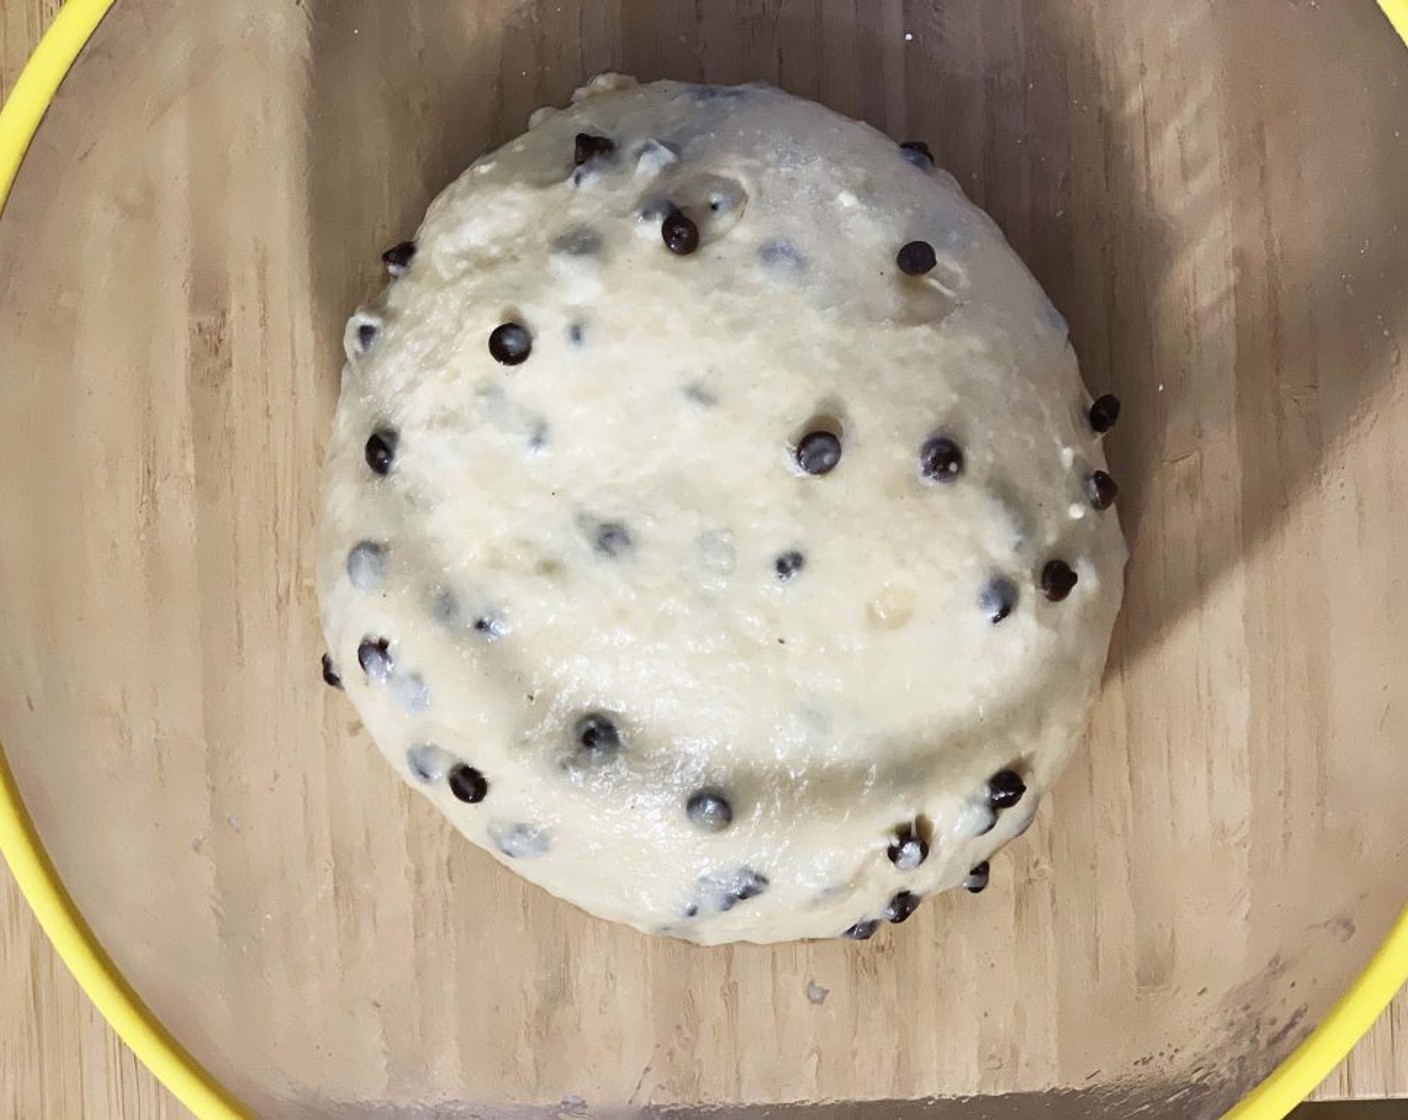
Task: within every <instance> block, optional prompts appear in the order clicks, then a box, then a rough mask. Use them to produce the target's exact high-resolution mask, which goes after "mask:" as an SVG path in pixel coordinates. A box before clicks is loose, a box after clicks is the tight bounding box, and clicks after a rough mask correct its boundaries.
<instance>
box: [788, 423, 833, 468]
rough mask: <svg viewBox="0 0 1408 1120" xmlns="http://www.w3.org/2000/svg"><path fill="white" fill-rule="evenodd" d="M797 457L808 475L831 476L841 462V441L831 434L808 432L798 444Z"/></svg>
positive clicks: (799, 464)
mask: <svg viewBox="0 0 1408 1120" xmlns="http://www.w3.org/2000/svg"><path fill="white" fill-rule="evenodd" d="M796 457H797V466H799V467H801V468H802V470H803V471H804V472H806V473H807V474H814V475H822V474H829V473H830V472H832V471H834V470H835V469H836V464H837V463H839V462H840V461H841V441H840V440H839V439H838V438H837V437H836V436H834V435H832V434H831V433H830V432H808V433H807V434H806V435H804V436H803V437H802V438H801V440H800V441H799V442H798V443H797V452H796Z"/></svg>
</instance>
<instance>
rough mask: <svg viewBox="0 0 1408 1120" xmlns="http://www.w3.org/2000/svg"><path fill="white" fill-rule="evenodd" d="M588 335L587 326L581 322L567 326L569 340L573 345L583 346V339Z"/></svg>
mask: <svg viewBox="0 0 1408 1120" xmlns="http://www.w3.org/2000/svg"><path fill="white" fill-rule="evenodd" d="M586 335H587V332H586V328H585V327H583V326H582V324H581V323H570V324H568V327H567V341H568V342H570V343H571V344H572V345H573V346H581V345H582V339H584V338H585V337H586Z"/></svg>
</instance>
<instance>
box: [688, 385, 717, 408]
mask: <svg viewBox="0 0 1408 1120" xmlns="http://www.w3.org/2000/svg"><path fill="white" fill-rule="evenodd" d="M684 395H685V396H686V397H688V398H689V399H690V400H692V401H693V402H694V403H695V404H697V405H700V406H701V407H703V408H713V407H714V406H715V405H716V404H718V403H719V398H718V397H716V396H715V395H714V394H713V393H711V392H709V390H708V389H706V388H705V387H704V386H703V385H701V384H699V382H697V381H692V382H690V383H689V384H688V385H686V386H685V387H684Z"/></svg>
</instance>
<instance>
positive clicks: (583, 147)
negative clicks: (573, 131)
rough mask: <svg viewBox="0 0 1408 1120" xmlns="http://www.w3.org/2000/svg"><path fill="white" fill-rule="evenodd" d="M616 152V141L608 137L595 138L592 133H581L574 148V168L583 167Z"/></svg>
mask: <svg viewBox="0 0 1408 1120" xmlns="http://www.w3.org/2000/svg"><path fill="white" fill-rule="evenodd" d="M615 150H616V142H615V141H614V140H612V139H610V138H608V137H606V136H593V135H592V134H591V133H590V132H579V133H577V139H576V141H575V142H574V144H573V146H572V166H573V167H581V166H582V164H584V163H587V162H588V161H590V160H594V159H600V158H601V157H603V156H609V155H611V154H612V153H613V152H614V151H615Z"/></svg>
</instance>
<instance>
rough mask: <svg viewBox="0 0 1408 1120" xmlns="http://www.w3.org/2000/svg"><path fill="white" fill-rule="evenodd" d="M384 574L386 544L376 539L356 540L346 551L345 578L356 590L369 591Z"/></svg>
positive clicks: (378, 582)
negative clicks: (350, 548) (349, 549)
mask: <svg viewBox="0 0 1408 1120" xmlns="http://www.w3.org/2000/svg"><path fill="white" fill-rule="evenodd" d="M385 576H386V546H385V545H384V544H381V543H380V542H378V541H358V542H357V543H356V544H355V545H353V546H352V550H351V551H350V552H348V553H347V578H348V579H349V580H351V581H352V586H353V587H355V588H356V589H357V590H358V591H371V590H373V589H375V588H376V587H377V586H379V585H380V583H381V581H382V579H383V578H385Z"/></svg>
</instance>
